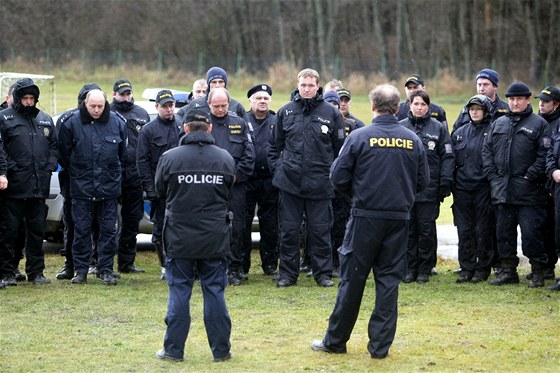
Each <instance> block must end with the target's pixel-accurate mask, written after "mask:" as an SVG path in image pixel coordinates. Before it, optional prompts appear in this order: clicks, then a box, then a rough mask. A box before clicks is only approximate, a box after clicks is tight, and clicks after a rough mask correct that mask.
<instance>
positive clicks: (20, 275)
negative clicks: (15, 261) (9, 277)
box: [14, 268, 26, 282]
mask: <svg viewBox="0 0 560 373" xmlns="http://www.w3.org/2000/svg"><path fill="white" fill-rule="evenodd" d="M14 278H15V279H16V281H17V282H21V281H25V280H26V278H25V275H24V274H23V273H21V272H20V271H19V268H18V269H16V274H15V276H14Z"/></svg>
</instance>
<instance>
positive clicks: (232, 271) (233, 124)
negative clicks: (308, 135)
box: [187, 88, 255, 286]
mask: <svg viewBox="0 0 560 373" xmlns="http://www.w3.org/2000/svg"><path fill="white" fill-rule="evenodd" d="M229 103H230V97H229V93H228V91H227V90H226V89H225V88H214V89H212V90H211V91H210V93H209V94H208V106H209V107H210V121H211V122H212V136H213V137H214V140H215V141H216V146H218V147H220V148H222V149H225V150H227V151H228V153H229V154H230V155H231V156H232V157H233V159H234V160H235V176H236V182H235V185H234V186H233V188H232V190H231V194H230V198H229V208H230V211H231V212H232V213H233V221H232V233H231V256H230V261H231V263H230V264H229V268H228V281H229V283H230V285H234V286H238V285H241V284H242V283H243V282H245V281H246V280H247V274H246V273H245V271H244V270H243V252H244V241H243V231H244V229H245V224H246V223H245V214H246V199H245V198H246V184H247V180H249V177H251V175H252V174H253V170H254V167H255V148H254V147H253V142H252V139H251V134H250V131H249V126H248V125H247V122H245V119H243V118H241V117H238V116H237V115H236V114H235V113H233V112H231V111H228V108H229ZM196 112H200V113H205V110H204V109H202V108H198V109H193V110H191V111H190V112H187V115H188V113H191V114H194V113H196Z"/></svg>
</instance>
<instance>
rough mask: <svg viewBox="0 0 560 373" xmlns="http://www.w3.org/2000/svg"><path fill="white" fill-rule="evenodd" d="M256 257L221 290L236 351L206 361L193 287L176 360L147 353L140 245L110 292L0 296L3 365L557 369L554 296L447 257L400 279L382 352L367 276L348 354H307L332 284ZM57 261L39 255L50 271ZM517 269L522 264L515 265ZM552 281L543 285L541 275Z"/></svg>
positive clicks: (160, 314)
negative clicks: (492, 282)
mask: <svg viewBox="0 0 560 373" xmlns="http://www.w3.org/2000/svg"><path fill="white" fill-rule="evenodd" d="M257 256H258V255H256V252H254V255H253V263H256V264H254V265H253V268H252V270H251V272H250V278H249V282H248V283H247V284H246V285H244V286H240V287H228V288H227V290H226V298H227V302H228V308H229V312H230V315H231V318H232V325H233V331H232V338H231V342H232V354H233V358H232V359H231V360H230V361H228V362H226V363H221V364H216V363H212V362H211V359H212V355H211V353H210V350H209V348H208V343H207V341H206V334H205V332H204V325H203V321H202V306H201V305H202V301H201V291H200V287H199V286H197V287H195V290H194V292H193V298H192V303H191V305H192V307H191V308H192V309H191V312H192V317H193V321H192V328H191V332H190V335H189V339H188V341H187V347H186V355H185V360H186V361H185V362H184V363H169V362H165V361H159V360H157V359H155V358H154V354H155V351H156V350H158V349H159V348H161V346H162V343H163V342H162V341H163V335H164V333H165V324H164V322H163V319H164V316H165V311H166V301H167V286H166V285H165V283H164V282H163V281H161V280H159V276H158V274H159V267H158V264H157V259H156V258H155V254H154V253H153V252H141V253H139V255H138V259H137V265H138V266H139V267H141V268H144V269H146V270H147V272H146V273H144V274H134V275H123V277H122V278H121V280H120V282H119V284H118V285H117V286H116V287H108V286H105V285H102V284H100V283H99V281H98V280H97V279H95V278H91V277H90V278H89V279H88V281H89V282H88V284H87V285H85V286H78V285H71V284H70V283H69V282H68V281H57V280H54V281H53V283H52V284H48V285H43V286H35V285H31V284H20V285H19V286H17V287H10V288H9V289H7V290H4V291H1V292H0V331H1V332H0V371H1V372H55V371H75V372H154V371H166V372H167V371H169V372H183V371H190V372H223V371H231V372H301V371H312V372H354V371H356V372H368V371H376V370H377V371H385V372H414V371H420V372H458V371H461V372H462V371H469V372H473V371H475V372H485V371H491V372H557V371H558V367H559V364H560V350H559V349H558V338H559V336H560V326H559V325H560V313H559V309H560V298H559V294H558V293H552V292H550V291H548V290H546V289H543V288H540V289H528V288H527V281H526V280H522V283H521V284H520V285H512V286H504V287H493V286H489V285H488V284H485V283H482V284H461V285H459V284H455V283H454V281H455V278H456V275H454V274H453V273H452V270H453V269H455V268H456V263H453V262H440V263H439V264H438V269H439V272H440V275H438V276H434V277H433V278H432V280H431V281H430V282H429V283H427V284H423V285H419V284H408V285H405V284H403V285H401V287H400V299H399V314H400V316H399V324H398V330H397V335H396V338H395V342H394V344H393V347H392V349H391V350H390V355H389V356H388V358H387V359H385V360H372V359H370V358H369V354H368V352H367V349H366V344H367V341H368V336H367V320H368V319H369V315H370V313H371V310H372V308H373V304H374V291H375V288H374V286H373V283H372V282H369V283H368V286H367V287H366V292H365V295H364V300H363V303H362V308H361V313H360V316H359V319H358V322H357V323H356V327H355V329H354V333H353V335H352V337H351V339H350V341H349V344H348V354H346V355H329V354H323V353H317V352H314V351H312V350H311V348H310V344H311V341H312V340H313V339H320V338H322V336H323V334H324V332H325V328H326V326H327V320H328V317H329V315H330V312H331V311H332V308H333V305H334V301H335V297H336V288H319V287H317V286H316V285H315V282H314V281H313V279H310V278H306V277H305V276H304V275H301V276H300V279H299V282H298V286H295V287H291V288H287V289H278V288H276V287H275V286H274V284H273V283H272V282H271V280H270V279H271V278H270V277H265V276H263V275H262V274H261V271H260V268H259V266H258V264H259V263H258V261H259V259H258V257H257ZM62 262H63V259H62V258H61V257H60V256H58V255H55V254H49V255H48V256H47V268H46V275H47V277H49V278H54V275H55V273H56V271H57V270H58V269H59V268H60V266H61V265H62ZM524 270H525V272H524V273H523V274H525V273H526V268H524ZM549 283H550V281H549Z"/></svg>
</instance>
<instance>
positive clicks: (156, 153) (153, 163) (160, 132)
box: [136, 89, 182, 279]
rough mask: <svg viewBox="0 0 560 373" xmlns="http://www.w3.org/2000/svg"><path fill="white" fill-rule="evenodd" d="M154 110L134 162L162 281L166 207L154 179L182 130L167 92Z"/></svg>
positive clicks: (142, 134) (158, 97)
mask: <svg viewBox="0 0 560 373" xmlns="http://www.w3.org/2000/svg"><path fill="white" fill-rule="evenodd" d="M156 110H157V112H158V116H157V118H156V119H154V120H152V121H151V122H149V123H148V124H146V125H145V126H144V127H143V128H142V131H140V134H139V136H138V148H137V149H136V162H137V167H138V176H139V177H140V181H141V183H142V190H143V191H144V196H145V198H146V199H147V200H149V201H150V204H151V209H150V219H151V220H152V222H153V223H154V225H153V227H152V243H153V244H154V246H155V247H156V253H157V255H158V259H159V263H160V265H161V278H162V279H165V267H164V265H165V254H164V251H163V245H162V241H161V230H162V229H163V218H164V215H165V203H164V201H161V200H159V199H158V198H157V196H156V190H155V186H154V176H155V174H156V167H157V164H158V161H159V158H160V157H161V155H162V154H163V153H164V152H166V151H167V150H169V149H172V148H174V147H176V146H177V145H178V144H179V137H180V135H181V132H182V130H181V129H180V127H181V122H180V121H179V119H178V118H177V116H176V115H175V114H174V111H175V98H174V97H173V94H172V93H171V91H170V90H167V89H163V90H161V91H159V92H158V94H157V95H156Z"/></svg>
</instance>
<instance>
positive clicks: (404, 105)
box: [397, 74, 447, 128]
mask: <svg viewBox="0 0 560 373" xmlns="http://www.w3.org/2000/svg"><path fill="white" fill-rule="evenodd" d="M404 90H405V92H406V100H405V101H403V102H401V103H400V105H399V112H398V113H397V119H398V120H403V119H406V118H408V113H409V112H410V95H411V94H412V93H414V92H416V91H425V90H426V86H425V85H424V78H422V77H421V76H420V75H418V74H412V75H410V76H409V77H408V78H407V79H406V82H405V83H404ZM428 112H429V113H430V116H431V117H432V118H434V119H436V120H438V121H439V122H441V123H442V124H443V125H444V126H445V128H447V116H446V114H445V110H443V108H442V107H441V106H439V105H436V104H434V103H433V102H431V103H430V107H429V110H428Z"/></svg>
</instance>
